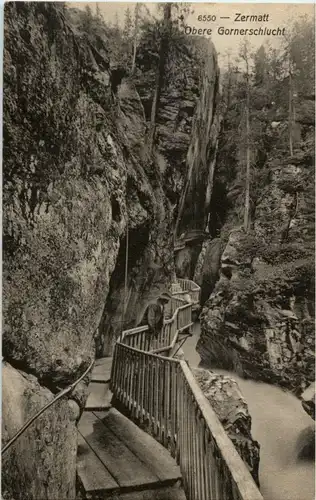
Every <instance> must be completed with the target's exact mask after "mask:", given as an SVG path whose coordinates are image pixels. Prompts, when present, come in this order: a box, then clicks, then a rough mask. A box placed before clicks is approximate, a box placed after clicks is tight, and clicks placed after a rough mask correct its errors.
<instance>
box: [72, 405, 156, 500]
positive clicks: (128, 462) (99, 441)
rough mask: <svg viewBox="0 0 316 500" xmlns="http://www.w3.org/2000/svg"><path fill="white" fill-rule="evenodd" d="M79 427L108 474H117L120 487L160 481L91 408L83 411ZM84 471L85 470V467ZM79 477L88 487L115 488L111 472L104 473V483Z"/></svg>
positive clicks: (150, 484)
mask: <svg viewBox="0 0 316 500" xmlns="http://www.w3.org/2000/svg"><path fill="white" fill-rule="evenodd" d="M78 430H79V432H80V434H81V436H82V437H83V438H84V439H85V441H86V443H87V444H88V445H89V446H90V448H92V450H93V452H94V453H95V455H96V456H97V457H98V459H99V461H100V462H101V464H103V467H104V468H105V469H106V470H107V472H108V473H109V477H112V478H114V480H115V481H116V483H117V484H118V485H119V487H120V488H134V489H135V488H138V489H139V488H140V487H142V488H143V487H144V486H154V485H157V484H159V478H158V477H157V476H155V474H153V473H152V472H151V471H150V470H149V468H148V467H147V466H146V465H145V464H144V463H143V462H141V461H140V460H139V459H138V458H137V457H136V455H134V454H133V453H132V452H131V451H130V450H129V449H128V448H127V447H126V446H125V445H124V443H123V442H122V441H121V440H120V439H119V438H118V437H117V436H116V435H115V434H113V433H112V432H111V431H110V430H109V429H108V428H107V427H106V426H105V425H104V424H103V422H102V421H101V420H100V419H99V418H98V417H97V416H96V415H94V414H93V413H92V412H84V413H83V415H82V417H81V419H80V422H79V425H78ZM82 472H83V473H84V474H85V473H86V470H84V471H81V473H82ZM79 477H80V479H81V482H82V484H86V485H87V486H88V490H91V489H93V490H94V491H95V490H100V489H101V490H102V491H107V490H111V489H113V484H112V480H111V481H109V477H108V476H106V477H104V484H103V485H102V486H101V485H100V484H97V486H95V485H94V484H90V483H89V481H90V478H89V477H86V476H84V477H81V476H79ZM86 491H87V489H86Z"/></svg>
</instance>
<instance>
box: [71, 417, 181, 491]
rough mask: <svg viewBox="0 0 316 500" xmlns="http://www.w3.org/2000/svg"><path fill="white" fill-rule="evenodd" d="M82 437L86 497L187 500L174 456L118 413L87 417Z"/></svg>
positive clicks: (83, 419) (81, 474)
mask: <svg viewBox="0 0 316 500" xmlns="http://www.w3.org/2000/svg"><path fill="white" fill-rule="evenodd" d="M78 434H79V447H78V459H77V460H78V467H77V473H78V480H79V484H80V485H81V487H82V488H83V490H84V493H85V495H86V498H90V496H91V498H92V497H94V496H96V495H97V498H98V499H103V498H104V499H105V498H106V499H108V498H113V500H114V498H115V499H116V500H117V499H122V500H184V499H185V497H184V496H183V492H182V489H181V483H182V480H181V474H180V470H179V468H178V467H177V465H176V463H175V461H174V460H173V459H172V458H171V456H170V455H169V453H168V451H167V450H165V449H164V448H163V446H161V445H160V444H159V443H157V441H155V440H154V439H153V438H152V437H151V436H149V435H148V434H146V433H145V432H144V431H142V430H141V429H139V428H138V427H137V426H136V425H135V424H134V423H133V422H131V421H130V420H128V419H127V418H126V417H125V416H123V415H122V414H121V413H119V412H118V411H117V410H116V409H114V408H111V409H110V410H108V411H107V412H84V413H83V415H82V417H81V419H80V422H79V424H78Z"/></svg>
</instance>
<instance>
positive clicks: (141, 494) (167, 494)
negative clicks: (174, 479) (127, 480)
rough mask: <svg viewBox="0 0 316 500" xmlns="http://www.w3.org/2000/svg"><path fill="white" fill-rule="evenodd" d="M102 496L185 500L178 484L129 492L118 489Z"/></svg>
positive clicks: (121, 499) (123, 499) (128, 499)
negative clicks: (118, 490) (112, 493)
mask: <svg viewBox="0 0 316 500" xmlns="http://www.w3.org/2000/svg"><path fill="white" fill-rule="evenodd" d="M104 498H106V499H107V500H186V496H185V494H184V491H183V489H182V487H180V486H170V487H163V486H161V487H160V488H156V489H148V490H144V491H132V492H130V493H124V492H122V491H120V492H118V493H115V494H114V495H111V494H110V496H106V497H104ZM98 500H99V497H98Z"/></svg>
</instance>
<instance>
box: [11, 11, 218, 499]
mask: <svg viewBox="0 0 316 500" xmlns="http://www.w3.org/2000/svg"><path fill="white" fill-rule="evenodd" d="M75 17H76V15H75V13H73V14H69V15H65V12H64V10H63V8H62V6H60V7H59V6H58V5H57V4H54V3H36V2H31V3H26V2H20V3H9V4H6V6H5V26H4V29H5V47H4V109H3V111H4V181H3V207H4V217H3V219H4V224H3V230H4V269H3V286H4V301H3V319H4V328H3V356H4V359H5V361H6V364H5V368H4V370H3V382H2V383H3V387H4V389H5V390H4V393H3V402H4V411H3V429H4V431H3V440H4V442H6V441H7V440H8V439H9V438H10V437H12V435H13V434H14V433H15V432H16V430H17V429H18V428H19V427H20V426H21V425H22V424H23V423H24V422H25V421H26V420H27V419H28V418H29V417H31V416H32V415H33V414H34V413H35V412H36V410H37V409H38V408H39V407H40V406H42V405H44V404H45V403H46V401H48V399H49V398H51V397H52V396H53V394H54V393H56V392H57V391H58V389H59V388H61V387H65V386H66V385H68V384H69V383H71V382H73V381H74V380H75V379H77V378H78V377H79V375H80V374H82V372H83V371H84V370H85V368H86V367H87V366H88V365H89V363H90V361H91V359H93V358H94V356H95V340H97V347H98V352H99V354H107V353H111V349H112V344H113V342H114V339H115V337H116V336H117V335H118V333H119V332H120V330H121V327H122V323H121V321H122V319H123V312H124V311H123V310H124V301H123V298H124V278H125V277H124V270H125V259H126V254H127V252H126V232H127V228H128V233H129V248H128V276H127V284H128V295H127V297H126V301H125V317H124V320H125V323H124V324H125V325H134V324H135V322H137V321H138V320H139V318H140V317H141V315H142V312H143V310H144V309H145V307H146V304H147V302H148V300H150V298H151V297H153V296H155V295H157V294H158V293H159V292H160V290H161V289H162V288H164V287H166V286H169V284H170V282H171V278H172V274H173V272H174V262H173V253H172V241H173V228H174V220H175V210H176V206H177V204H178V201H179V198H180V193H181V190H182V189H183V182H182V180H181V179H182V178H183V174H184V171H185V170H186V168H187V164H186V157H187V155H188V149H189V144H190V141H191V136H192V133H193V132H192V123H191V122H192V121H193V117H194V116H195V114H196V113H197V116H198V117H199V123H200V125H201V127H202V128H201V130H203V134H204V131H205V130H208V133H209V141H212V140H215V138H214V139H212V137H211V136H212V133H213V132H212V131H211V125H210V124H211V122H212V120H213V118H212V117H213V114H214V107H213V106H214V105H213V104H212V103H213V99H211V98H210V99H208V101H207V104H208V108H207V109H205V104H206V103H205V98H204V96H205V93H206V92H209V93H210V95H212V96H213V98H214V102H215V98H216V93H217V88H216V74H217V65H216V58H215V51H214V48H213V47H212V46H210V49H209V52H208V53H207V56H209V55H210V54H211V61H212V65H211V66H207V65H206V66H205V68H206V69H205V70H203V71H206V74H207V78H204V77H203V74H204V73H203V71H202V77H201V79H200V68H199V64H197V62H198V61H200V60H201V57H202V56H201V55H199V56H198V55H196V53H195V51H194V50H193V49H192V52H190V51H189V52H188V53H187V52H186V53H185V54H186V55H183V57H182V56H179V60H180V59H181V57H182V59H183V61H184V60H185V61H186V67H187V71H188V75H189V74H191V76H192V78H191V77H188V80H187V81H186V83H185V85H184V84H183V82H182V81H180V83H179V84H178V85H177V90H176V94H170V93H169V89H168V88H165V89H163V91H162V94H161V95H162V98H161V103H160V107H159V110H158V115H159V120H158V121H159V124H158V126H157V137H156V144H155V148H154V155H153V158H148V157H146V155H144V154H143V146H144V143H145V139H146V137H145V133H146V109H147V108H146V99H145V97H144V95H143V93H142V92H141V88H140V83H139V82H137V81H134V80H133V79H131V78H128V77H126V75H125V77H124V73H123V74H122V75H121V76H120V78H119V79H118V71H116V70H115V69H113V65H111V61H110V59H109V51H108V48H109V44H110V43H111V40H108V39H107V38H104V39H103V38H102V37H100V36H95V37H91V36H90V35H88V34H87V33H85V32H84V30H82V29H80V25H79V24H76V22H75ZM198 57H199V58H198ZM183 61H182V63H181V64H182V65H181V64H179V66H177V64H175V68H174V71H175V74H177V72H178V74H183V72H182V69H181V68H183ZM203 67H204V66H203ZM212 71H214V82H211V80H210V79H211V76H212V75H211V72H212ZM146 78H147V77H146V75H145V80H144V82H145V83H144V88H146V87H147V88H148V87H149V83H150V82H149V81H148V80H146ZM170 85H171V84H170ZM150 98H151V97H150V96H149V99H150ZM202 105H203V106H202ZM201 106H202V107H203V113H204V114H203V116H200V112H199V111H197V110H198V109H201ZM214 133H215V132H214ZM198 134H199V128H198V126H197V125H195V128H194V133H193V135H194V137H195V139H194V140H195V141H198V137H197V136H198ZM207 147H208V146H207V145H205V147H204V154H205V155H207V154H208V153H207ZM190 155H191V153H190V154H189V156H190ZM195 168H196V169H198V161H196V167H195ZM203 172H204V173H205V175H206V174H207V172H206V171H203ZM170 173H172V175H171V180H170ZM203 175H204V174H203ZM167 179H168V180H167ZM204 180H205V179H204ZM201 182H202V180H201ZM12 380H14V381H15V384H14V385H13V384H12ZM85 387H86V386H85V384H82V385H81V387H80V388H78V390H77V391H76V392H75V393H74V394H72V395H71V398H73V399H74V400H75V401H76V404H75V403H73V402H71V401H70V402H67V401H66V402H65V401H64V402H60V403H59V404H57V405H56V406H53V407H52V409H51V410H50V411H48V412H47V413H45V414H44V415H43V416H41V417H40V418H39V419H38V421H37V422H36V424H35V426H33V427H32V428H30V430H29V431H28V433H27V434H26V435H25V436H24V437H23V438H20V439H19V440H18V441H17V443H16V444H15V446H14V447H13V448H12V449H11V450H10V453H9V455H7V456H6V458H5V460H4V464H3V490H4V495H5V494H7V495H8V496H10V495H17V496H16V497H15V498H22V497H21V494H22V493H21V492H23V498H28V499H30V500H31V499H33V500H35V499H36V498H39V496H40V497H41V498H47V499H51V500H55V499H56V498H64V499H66V498H68V499H71V498H74V495H75V474H74V471H75V460H76V456H75V455H76V454H75V448H76V419H77V418H78V414H79V413H80V411H81V410H82V408H83V406H84V403H85V397H86V394H85ZM76 405H79V408H78V406H76ZM65 463H67V468H65V467H64V464H65ZM34 471H36V474H34ZM15 481H16V486H14V482H15ZM18 492H20V493H18ZM35 492H36V493H35ZM19 494H20V497H19Z"/></svg>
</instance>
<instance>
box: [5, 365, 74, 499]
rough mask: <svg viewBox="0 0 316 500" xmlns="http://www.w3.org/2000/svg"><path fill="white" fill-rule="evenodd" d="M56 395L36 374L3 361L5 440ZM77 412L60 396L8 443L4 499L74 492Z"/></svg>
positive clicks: (52, 496) (64, 495)
mask: <svg viewBox="0 0 316 500" xmlns="http://www.w3.org/2000/svg"><path fill="white" fill-rule="evenodd" d="M52 397H53V394H52V393H51V392H50V391H49V390H48V389H46V388H45V387H41V386H40V385H39V383H38V381H37V379H36V377H34V376H33V375H26V374H25V373H23V372H21V371H18V370H15V369H14V368H13V367H12V366H11V365H10V364H9V363H4V364H3V367H2V401H3V405H2V445H5V444H6V443H7V441H8V440H9V438H10V437H12V436H13V435H14V434H15V433H16V432H17V431H18V430H19V429H20V428H21V427H22V426H23V425H24V424H25V422H26V421H27V420H28V418H29V417H30V415H31V414H34V413H36V412H37V411H38V410H40V409H41V408H42V407H43V406H45V404H46V403H48V402H49V401H50V400H51V399H52ZM77 418H78V411H77V409H76V408H75V407H74V406H73V405H72V403H71V402H68V401H67V400H66V401H65V400H60V401H58V402H57V403H56V404H55V405H54V406H52V407H51V408H49V409H48V410H47V411H46V412H45V413H44V414H43V415H42V416H41V417H40V418H39V419H38V420H36V421H35V422H34V423H33V424H32V425H31V426H30V427H29V428H28V429H27V430H26V431H25V432H24V434H22V436H21V437H20V438H19V439H18V440H17V441H16V442H15V443H14V444H13V445H12V447H11V448H9V450H8V451H7V452H6V453H5V454H4V455H3V457H2V471H1V472H2V475H1V479H2V482H1V489H2V496H3V499H4V500H5V499H9V500H12V499H14V500H29V499H34V498H36V499H37V498H49V499H52V500H53V499H54V500H56V499H57V498H58V499H59V498H60V499H62V498H63V499H64V498H65V499H66V498H75V483H74V477H75V473H76V454H77V429H76V419H77ZM65 464H67V467H65ZM61 479H62V481H61Z"/></svg>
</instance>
